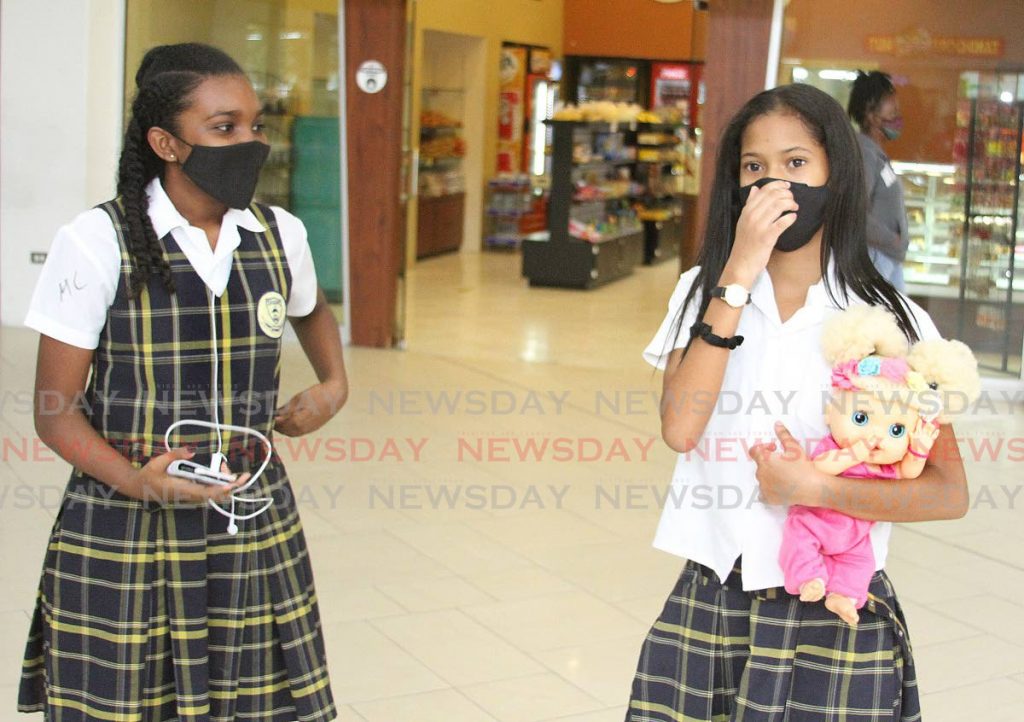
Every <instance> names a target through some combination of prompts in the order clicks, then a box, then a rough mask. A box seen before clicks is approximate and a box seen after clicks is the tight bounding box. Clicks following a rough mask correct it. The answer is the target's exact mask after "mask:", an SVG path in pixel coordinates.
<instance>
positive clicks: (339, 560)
mask: <svg viewBox="0 0 1024 722" xmlns="http://www.w3.org/2000/svg"><path fill="white" fill-rule="evenodd" d="M337 539H338V541H337V543H335V544H333V545H331V546H330V547H327V548H323V551H322V552H318V549H316V548H314V549H312V550H311V555H312V558H313V568H314V572H315V574H316V575H317V576H318V577H319V576H327V575H331V576H336V577H338V578H340V579H352V580H357V583H362V584H375V583H379V582H392V581H395V580H398V579H429V578H433V577H441V576H447V575H449V574H451V572H450V571H449V570H448V569H446V568H445V567H444V566H442V565H441V564H439V563H437V562H435V561H433V560H431V559H430V558H428V557H427V556H425V555H423V554H421V553H420V552H419V551H417V549H416V548H415V547H414V546H410V545H409V544H406V543H405V542H403V541H401V540H399V539H396V538H395V537H393V536H392V535H390V534H388V533H369V534H351V535H347V536H342V537H338V538H337ZM328 549H329V551H328Z"/></svg>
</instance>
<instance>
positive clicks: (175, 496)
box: [122, 447, 250, 506]
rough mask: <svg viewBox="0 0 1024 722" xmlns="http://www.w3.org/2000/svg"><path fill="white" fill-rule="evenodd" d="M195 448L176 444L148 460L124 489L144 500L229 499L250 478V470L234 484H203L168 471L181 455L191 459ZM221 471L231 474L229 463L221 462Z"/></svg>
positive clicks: (169, 502)
mask: <svg viewBox="0 0 1024 722" xmlns="http://www.w3.org/2000/svg"><path fill="white" fill-rule="evenodd" d="M193 456H195V452H193V451H190V450H189V449H184V448H180V447H179V448H177V449H171V450H170V451H168V452H166V453H163V454H160V456H154V457H153V458H152V459H150V460H149V462H148V463H147V464H146V465H145V466H143V467H142V468H141V469H139V470H138V472H137V475H136V477H135V480H134V481H135V483H134V484H133V488H131V489H122V491H123V492H124V493H125V494H127V495H128V496H131V497H133V498H136V499H141V500H142V501H157V502H159V503H160V504H163V505H165V506H167V505H173V504H205V503H206V502H207V501H210V500H213V501H216V502H223V501H226V500H227V499H229V498H230V497H231V493H232V492H233V491H234V490H235V489H237V488H238V487H240V486H241V485H242V484H244V483H245V482H246V481H248V480H249V476H250V475H249V474H248V473H246V474H242V475H241V476H238V477H236V478H235V480H234V481H233V482H232V483H231V484H200V483H198V482H195V481H189V480H188V479H182V478H181V477H180V476H171V475H169V474H168V473H167V467H168V466H170V465H171V462H172V461H176V460H178V459H191V458H192V457H193ZM221 471H222V472H224V473H226V474H230V473H231V470H230V469H229V468H228V466H227V464H222V465H221Z"/></svg>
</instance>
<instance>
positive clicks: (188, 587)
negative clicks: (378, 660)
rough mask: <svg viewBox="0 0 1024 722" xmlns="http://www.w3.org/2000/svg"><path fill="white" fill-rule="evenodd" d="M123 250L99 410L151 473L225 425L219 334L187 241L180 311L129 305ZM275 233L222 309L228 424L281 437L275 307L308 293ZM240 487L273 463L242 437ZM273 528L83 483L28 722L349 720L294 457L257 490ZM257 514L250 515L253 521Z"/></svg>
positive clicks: (235, 275)
mask: <svg viewBox="0 0 1024 722" xmlns="http://www.w3.org/2000/svg"><path fill="white" fill-rule="evenodd" d="M101 207H102V208H104V210H106V211H107V213H108V214H110V216H111V218H112V220H113V222H114V227H115V229H117V231H118V238H119V241H120V244H121V253H122V267H121V276H120V281H119V287H118V291H117V297H116V300H115V302H114V304H113V306H112V307H111V309H110V312H109V315H108V319H107V324H106V326H105V328H104V329H103V332H102V334H101V339H100V344H99V347H98V348H97V350H96V353H95V356H94V361H93V368H92V375H91V380H90V383H89V387H88V390H87V396H86V409H87V413H88V415H89V417H90V420H91V422H92V424H93V426H94V427H95V428H96V429H97V430H98V431H99V433H100V434H101V435H102V436H103V437H104V438H105V439H106V440H107V441H108V442H109V443H111V444H112V445H113V446H114V447H115V448H117V449H118V450H120V451H121V453H122V454H123V455H124V456H125V457H126V458H128V459H129V460H130V461H131V462H132V463H133V464H135V465H136V466H141V465H142V464H145V463H146V461H148V460H149V458H151V457H152V456H154V455H157V454H160V453H162V451H163V448H164V447H163V437H164V431H165V430H166V429H167V427H168V426H169V425H170V424H172V423H173V422H175V421H177V420H179V419H183V418H184V419H204V420H208V421H209V420H212V418H213V406H212V404H213V403H216V402H217V399H215V398H214V397H213V384H212V369H213V353H212V346H211V342H212V337H213V336H212V332H211V328H210V323H211V321H210V314H209V301H208V297H207V289H206V286H205V284H204V283H203V281H202V280H201V279H200V278H199V277H198V275H197V274H196V273H195V271H194V270H193V269H192V267H191V265H190V264H189V263H188V260H187V259H186V258H185V256H184V254H182V253H181V252H180V250H179V249H178V248H177V246H176V244H175V242H174V241H173V239H171V238H169V237H167V238H164V239H162V240H161V243H162V244H163V246H164V252H165V254H166V255H167V257H168V260H169V262H170V266H171V272H172V273H173V276H174V281H175V285H176V289H177V291H176V293H175V294H168V293H166V291H164V289H163V286H162V283H161V282H160V280H159V279H150V282H149V284H148V287H147V288H146V290H145V291H144V292H143V293H142V294H141V295H140V297H139V298H138V299H129V298H128V294H127V288H128V286H127V282H128V273H129V271H130V268H131V266H130V256H129V254H128V253H127V250H126V247H125V244H124V239H123V236H122V229H123V228H124V227H125V226H124V221H123V216H122V213H121V209H120V207H119V206H118V205H117V203H116V202H110V203H107V204H104V205H103V206H101ZM252 210H253V212H255V213H256V214H257V217H259V218H260V219H261V220H262V221H263V222H264V225H265V226H266V229H267V230H266V231H265V232H264V233H251V232H249V231H246V230H244V229H239V232H240V234H241V237H242V241H241V244H240V245H239V247H238V249H237V250H236V251H235V254H234V258H233V266H232V271H231V277H230V281H229V283H228V287H227V289H226V291H225V293H224V294H223V295H222V296H221V297H220V298H219V299H216V300H215V318H216V323H217V339H218V345H219V354H220V369H219V377H220V378H219V383H218V387H219V393H218V394H217V396H218V397H219V398H220V399H222V402H221V406H220V412H219V414H220V419H221V421H222V422H223V423H228V424H234V425H240V426H246V427H251V428H256V429H259V430H260V431H262V432H263V433H264V434H266V435H268V436H271V434H272V426H273V412H274V409H275V408H276V406H277V404H276V395H277V389H278V377H279V373H280V339H275V338H271V337H270V336H268V335H267V334H266V333H264V332H263V331H262V329H261V326H260V323H259V321H258V318H257V310H258V305H259V302H260V299H261V298H263V297H264V295H265V294H267V293H276V294H281V296H282V297H283V298H284V299H286V300H287V298H288V288H289V285H290V282H291V277H290V273H289V271H288V266H287V261H286V259H285V256H284V251H283V247H282V245H281V241H280V238H279V237H278V235H277V228H276V224H275V222H274V217H273V214H272V213H271V211H270V209H269V208H266V207H264V206H256V205H254V206H253V207H252ZM182 431H183V433H181V434H179V435H178V436H177V438H175V439H174V440H173V445H184V444H188V445H192V446H195V447H196V449H197V457H196V458H197V460H201V459H202V458H203V457H204V456H205V457H206V458H207V459H208V458H209V456H208V455H209V454H210V453H212V450H213V449H214V448H215V443H216V437H215V436H214V433H215V432H212V431H209V430H207V429H202V428H195V429H190V428H189V427H185V428H184V429H183V430H182ZM223 444H224V449H225V451H226V452H228V457H229V460H230V463H231V466H232V469H233V470H236V471H238V470H241V469H248V468H252V467H253V466H254V465H255V464H257V463H259V462H260V461H262V459H261V457H260V453H261V451H262V446H260V445H258V444H257V445H255V446H254V445H253V444H251V443H249V441H248V440H247V439H246V438H244V437H239V436H231V435H229V434H225V437H224V439H223ZM250 491H253V492H256V493H255V495H256V496H270V497H272V498H273V499H274V504H273V506H271V508H270V510H269V511H267V512H266V513H264V514H262V515H260V516H258V517H256V518H255V519H252V520H247V521H242V522H239V527H240V531H239V533H238V535H237V536H230V535H228V534H227V533H226V525H227V520H226V519H225V518H224V517H222V516H220V515H219V514H217V513H216V512H213V511H212V510H210V509H209V508H208V507H205V506H196V505H172V506H167V507H161V506H159V505H157V504H155V503H150V502H142V501H137V500H134V499H130V498H128V497H125V496H123V495H121V494H118V493H116V492H115V491H114V490H113V489H111V488H110V487H108V486H106V485H105V484H103V483H102V482H100V481H97V480H96V479H93V478H90V477H88V476H85V475H83V474H82V473H81V472H78V471H77V470H75V471H73V472H72V476H71V480H70V482H69V484H68V489H67V491H66V493H65V497H64V500H63V503H62V506H61V509H60V512H59V513H58V517H57V521H56V522H55V524H54V527H53V531H52V534H51V537H50V544H49V547H48V549H47V553H46V558H45V561H44V565H43V574H42V581H41V583H40V588H39V595H38V600H37V606H36V611H35V615H34V617H33V621H32V626H31V630H30V633H29V640H28V645H27V648H26V653H25V661H24V666H23V671H22V681H21V689H20V693H19V700H18V708H19V710H21V711H23V712H32V711H43V712H44V713H45V715H46V719H47V720H48V722H85V721H86V720H88V721H93V720H97V721H98V720H109V721H116V722H169V721H170V720H175V721H177V722H228V721H229V720H230V721H234V720H261V722H295V721H296V720H299V721H300V722H314V721H316V722H321V721H325V720H331V719H334V717H335V716H336V710H335V707H334V702H333V700H332V697H331V690H330V683H329V679H328V674H327V666H326V654H325V650H324V642H323V637H322V634H321V624H320V615H319V610H318V606H317V597H316V592H315V590H314V586H313V575H312V567H311V564H310V559H309V554H308V551H307V548H306V543H305V538H304V536H303V533H302V526H301V523H300V521H299V516H298V510H297V509H296V507H295V504H294V498H295V497H294V494H293V493H292V491H291V487H290V484H289V481H288V477H287V475H286V473H285V470H284V466H283V465H282V463H281V461H280V459H279V458H277V457H276V456H275V457H274V458H273V459H272V460H271V462H270V464H269V465H268V467H267V470H266V472H265V473H264V475H263V477H261V479H260V480H259V481H258V482H257V484H256V485H255V486H254V487H253V488H252V489H250ZM247 507H248V505H243V507H242V508H241V509H240V512H241V513H245V512H247V511H249V509H248V508H247Z"/></svg>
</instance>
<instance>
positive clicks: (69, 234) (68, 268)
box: [25, 178, 317, 349]
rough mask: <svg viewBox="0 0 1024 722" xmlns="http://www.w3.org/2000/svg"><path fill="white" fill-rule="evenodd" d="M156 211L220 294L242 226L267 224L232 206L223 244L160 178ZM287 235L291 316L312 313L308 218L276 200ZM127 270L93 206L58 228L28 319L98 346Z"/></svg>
mask: <svg viewBox="0 0 1024 722" xmlns="http://www.w3.org/2000/svg"><path fill="white" fill-rule="evenodd" d="M146 194H147V195H148V196H149V209H148V210H149V218H150V220H151V221H152V222H153V229H154V230H155V231H156V235H157V237H158V238H163V237H164V236H165V235H167V234H168V233H170V234H171V237H172V238H173V239H174V241H175V242H176V243H177V244H178V247H179V248H180V249H181V251H182V252H183V253H184V254H185V257H186V258H187V259H188V261H189V263H190V264H191V265H192V268H194V269H195V271H196V273H197V274H198V275H199V277H200V278H201V279H203V282H204V283H205V284H206V286H207V287H208V288H209V289H210V290H211V291H212V292H213V294H214V295H215V296H217V297H220V296H221V295H222V294H223V293H224V290H225V289H226V288H227V285H228V279H229V277H230V275H231V266H232V257H233V255H234V252H235V249H236V248H238V246H239V244H240V243H241V237H240V236H239V234H238V229H239V228H245V229H247V230H250V231H253V232H256V233H259V232H262V231H263V230H264V228H263V224H262V223H260V221H259V220H258V219H257V218H256V216H255V215H254V214H253V212H252V211H250V210H248V209H246V210H238V209H235V208H229V209H228V211H227V213H225V214H224V218H223V220H222V221H221V227H220V235H219V236H218V237H217V245H216V247H215V248H210V241H209V239H208V238H207V236H206V232H205V231H203V229H201V228H197V227H195V226H193V225H191V224H190V223H189V222H188V221H187V220H185V218H184V216H182V215H181V214H180V213H179V212H178V209H177V208H175V207H174V204H173V203H172V202H171V199H170V198H169V197H168V196H167V193H166V192H165V191H164V189H163V186H162V185H161V184H160V180H159V179H158V178H154V179H153V180H152V181H150V183H149V185H148V186H147V187H146ZM273 211H274V217H275V218H276V219H277V226H278V231H279V234H280V237H281V243H282V245H283V246H284V253H285V257H286V258H287V259H288V267H289V270H290V271H291V276H292V284H291V289H290V297H289V299H288V309H287V313H288V315H289V316H293V317H301V316H306V315H308V314H310V313H311V312H312V311H313V308H314V306H316V295H317V283H316V270H315V269H314V267H313V256H312V254H311V253H310V250H309V243H308V241H307V239H306V227H305V226H304V225H302V221H300V220H299V219H298V218H296V217H295V216H294V215H292V214H291V213H289V212H288V211H286V210H284V209H283V208H278V207H276V206H275V207H273ZM120 272H121V251H120V248H119V246H118V243H117V235H116V233H115V231H114V224H113V222H112V221H111V220H110V216H108V215H107V213H106V211H104V210H102V209H99V208H92V209H90V210H88V211H85V212H84V213H81V214H79V215H78V216H77V217H76V218H75V219H74V220H73V221H71V223H69V224H67V225H65V226H62V227H61V228H60V230H58V231H57V235H56V236H55V237H54V239H53V244H52V245H51V246H50V252H49V254H48V255H47V256H46V262H45V263H44V264H43V269H42V272H41V274H40V276H39V281H38V283H37V284H36V288H35V292H34V293H33V294H32V302H31V303H30V304H29V311H28V315H27V316H26V318H25V325H26V326H28V327H29V328H32V329H35V330H36V331H38V332H39V333H42V334H45V335H47V336H50V337H51V338H55V339H57V340H58V341H63V342H64V343H67V344H71V345H72V346H78V347H79V348H85V349H94V348H96V346H97V345H98V344H99V338H100V332H101V331H102V330H103V326H104V324H105V323H106V320H107V311H108V310H109V308H110V306H111V304H113V302H114V295H115V293H116V291H117V283H118V277H119V275H120Z"/></svg>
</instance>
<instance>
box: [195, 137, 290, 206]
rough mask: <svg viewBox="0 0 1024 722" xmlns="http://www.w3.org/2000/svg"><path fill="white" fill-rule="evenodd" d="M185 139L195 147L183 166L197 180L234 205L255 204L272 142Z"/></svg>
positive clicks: (210, 191) (225, 202) (213, 196)
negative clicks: (204, 142)
mask: <svg viewBox="0 0 1024 722" xmlns="http://www.w3.org/2000/svg"><path fill="white" fill-rule="evenodd" d="M175 137H177V136H175ZM178 140H181V138H178ZM181 142H182V143H185V145H187V146H188V147H189V148H191V149H192V152H191V153H189V155H188V158H186V159H185V162H184V163H182V165H181V169H182V171H184V173H185V175H187V176H188V177H189V178H190V179H191V180H192V182H193V183H195V184H196V185H197V186H199V187H200V188H201V189H202V190H203V191H204V192H205V193H206V194H207V195H209V196H211V197H212V198H216V199H217V200H219V201H220V202H221V203H223V204H225V205H227V206H228V207H230V208H247V207H248V206H249V204H250V203H252V197H253V194H255V193H256V182H257V181H259V179H260V170H261V169H262V168H263V164H264V163H265V162H266V160H267V156H268V155H269V154H270V146H269V145H267V144H266V143H261V142H260V141H258V140H250V141H248V142H246V143H235V144H233V145H191V144H190V143H188V142H186V141H184V140H181Z"/></svg>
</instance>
